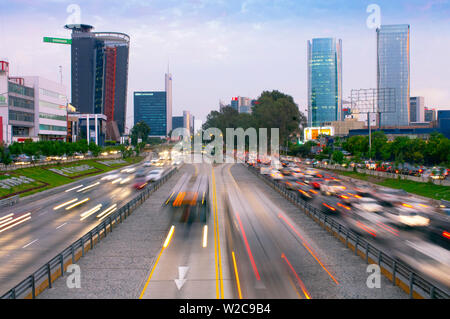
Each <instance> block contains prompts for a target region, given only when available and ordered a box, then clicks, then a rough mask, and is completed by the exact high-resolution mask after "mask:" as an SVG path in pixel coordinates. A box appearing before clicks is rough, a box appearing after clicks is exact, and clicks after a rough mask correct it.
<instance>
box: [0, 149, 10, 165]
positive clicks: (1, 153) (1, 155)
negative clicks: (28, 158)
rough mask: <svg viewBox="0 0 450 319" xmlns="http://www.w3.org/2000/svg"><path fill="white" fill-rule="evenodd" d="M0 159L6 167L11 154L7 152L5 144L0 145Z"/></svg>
mask: <svg viewBox="0 0 450 319" xmlns="http://www.w3.org/2000/svg"><path fill="white" fill-rule="evenodd" d="M0 161H1V162H2V164H4V165H5V166H6V167H8V165H9V164H11V162H12V159H11V154H10V153H9V150H8V149H7V148H6V147H5V146H3V145H2V146H0Z"/></svg>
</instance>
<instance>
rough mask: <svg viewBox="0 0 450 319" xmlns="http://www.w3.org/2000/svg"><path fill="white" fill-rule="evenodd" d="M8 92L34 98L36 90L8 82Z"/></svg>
mask: <svg viewBox="0 0 450 319" xmlns="http://www.w3.org/2000/svg"><path fill="white" fill-rule="evenodd" d="M8 91H9V92H10V93H16V94H20V95H25V96H29V97H34V89H33V88H29V87H26V86H23V85H19V84H16V83H13V82H8Z"/></svg>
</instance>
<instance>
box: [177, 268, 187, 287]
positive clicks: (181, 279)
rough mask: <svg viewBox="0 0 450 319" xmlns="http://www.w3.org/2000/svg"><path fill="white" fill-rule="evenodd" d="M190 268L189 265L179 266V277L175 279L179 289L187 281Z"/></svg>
mask: <svg viewBox="0 0 450 319" xmlns="http://www.w3.org/2000/svg"><path fill="white" fill-rule="evenodd" d="M188 270H189V267H178V279H175V285H177V288H178V290H180V289H181V288H182V287H183V285H184V284H185V283H186V279H184V277H186V274H187V272H188Z"/></svg>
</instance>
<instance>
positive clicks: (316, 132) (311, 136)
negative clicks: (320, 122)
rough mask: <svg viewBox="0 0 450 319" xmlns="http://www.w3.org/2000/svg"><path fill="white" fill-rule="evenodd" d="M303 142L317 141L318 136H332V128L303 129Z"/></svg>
mask: <svg viewBox="0 0 450 319" xmlns="http://www.w3.org/2000/svg"><path fill="white" fill-rule="evenodd" d="M304 133H305V141H311V140H317V139H318V137H319V136H320V135H328V136H333V135H334V127H332V126H327V127H307V128H305V131H304Z"/></svg>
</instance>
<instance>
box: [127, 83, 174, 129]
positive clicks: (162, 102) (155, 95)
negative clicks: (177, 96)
mask: <svg viewBox="0 0 450 319" xmlns="http://www.w3.org/2000/svg"><path fill="white" fill-rule="evenodd" d="M167 113H168V112H167V96H166V92H165V91H162V92H156V91H154V92H134V124H135V125H136V123H138V122H141V121H144V122H145V123H147V125H148V126H150V136H152V137H161V138H165V137H166V136H167V133H168V132H167V123H168V122H169V121H168V120H167ZM170 126H171V127H172V117H171V118H170Z"/></svg>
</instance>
